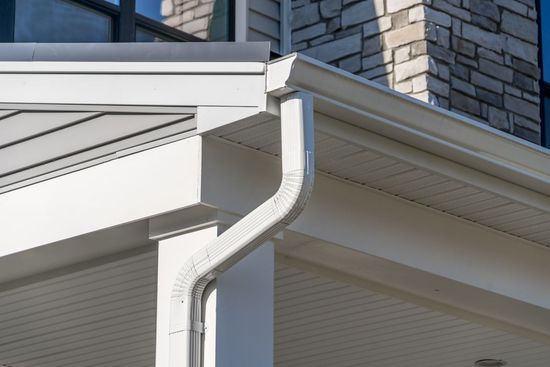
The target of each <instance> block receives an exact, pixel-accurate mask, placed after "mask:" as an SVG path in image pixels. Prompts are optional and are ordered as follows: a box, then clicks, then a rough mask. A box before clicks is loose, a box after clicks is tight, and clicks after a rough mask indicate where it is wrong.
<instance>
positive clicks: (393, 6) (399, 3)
mask: <svg viewBox="0 0 550 367" xmlns="http://www.w3.org/2000/svg"><path fill="white" fill-rule="evenodd" d="M387 3H388V12H389V13H396V12H398V11H401V10H403V9H407V8H410V7H412V6H415V5H418V4H425V3H429V1H424V0H390V1H388V2H387Z"/></svg>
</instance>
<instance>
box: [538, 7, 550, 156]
mask: <svg viewBox="0 0 550 367" xmlns="http://www.w3.org/2000/svg"><path fill="white" fill-rule="evenodd" d="M539 22H540V47H541V52H540V57H541V60H540V68H541V72H542V75H541V97H542V111H543V113H542V120H543V121H542V143H543V145H544V146H546V147H550V1H548V0H539Z"/></svg>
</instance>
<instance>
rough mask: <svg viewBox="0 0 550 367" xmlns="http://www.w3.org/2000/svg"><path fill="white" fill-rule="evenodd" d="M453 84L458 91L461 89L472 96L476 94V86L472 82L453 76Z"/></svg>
mask: <svg viewBox="0 0 550 367" xmlns="http://www.w3.org/2000/svg"><path fill="white" fill-rule="evenodd" d="M451 86H452V88H453V89H456V90H458V91H460V92H462V93H464V94H468V95H470V96H472V97H475V96H476V89H475V87H474V86H473V85H472V84H470V83H468V82H466V81H464V80H462V79H458V78H455V77H452V78H451Z"/></svg>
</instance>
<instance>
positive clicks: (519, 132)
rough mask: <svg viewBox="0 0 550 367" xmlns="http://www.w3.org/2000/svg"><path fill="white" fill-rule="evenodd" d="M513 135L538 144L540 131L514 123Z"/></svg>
mask: <svg viewBox="0 0 550 367" xmlns="http://www.w3.org/2000/svg"><path fill="white" fill-rule="evenodd" d="M514 135H515V136H517V137H519V138H522V139H525V140H527V141H530V142H532V143H535V144H537V145H538V144H540V133H539V131H532V130H529V129H526V128H524V127H522V126H515V125H514Z"/></svg>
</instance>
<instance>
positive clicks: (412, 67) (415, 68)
mask: <svg viewBox="0 0 550 367" xmlns="http://www.w3.org/2000/svg"><path fill="white" fill-rule="evenodd" d="M394 70H395V81H396V82H401V81H403V80H405V79H408V78H410V77H412V76H415V75H418V74H421V73H425V72H429V73H432V74H434V75H437V65H436V63H435V61H434V60H433V59H432V58H431V57H430V56H428V55H422V56H419V57H417V58H415V59H413V60H410V61H407V62H404V63H401V64H399V65H396V66H395V69H394Z"/></svg>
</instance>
